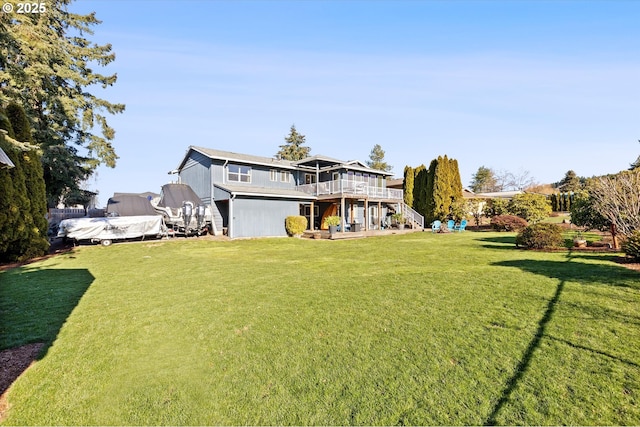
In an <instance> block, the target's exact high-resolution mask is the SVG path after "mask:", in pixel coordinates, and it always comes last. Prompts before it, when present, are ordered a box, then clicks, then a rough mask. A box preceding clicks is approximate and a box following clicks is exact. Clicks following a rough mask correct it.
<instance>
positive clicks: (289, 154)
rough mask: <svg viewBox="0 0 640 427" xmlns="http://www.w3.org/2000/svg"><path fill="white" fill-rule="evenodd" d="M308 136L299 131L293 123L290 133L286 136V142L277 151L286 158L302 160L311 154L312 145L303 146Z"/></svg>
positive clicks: (278, 154) (281, 156) (282, 157)
mask: <svg viewBox="0 0 640 427" xmlns="http://www.w3.org/2000/svg"><path fill="white" fill-rule="evenodd" d="M305 139H306V136H304V135H302V134H301V133H298V131H297V130H296V126H295V125H291V130H290V131H289V135H287V136H286V137H285V138H284V141H285V143H284V144H283V145H281V146H280V150H279V151H278V152H277V153H276V155H277V156H278V157H280V158H281V159H284V160H293V161H295V160H302V159H304V158H305V157H308V156H309V153H310V152H311V148H310V147H303V144H304V143H305V142H306V141H305Z"/></svg>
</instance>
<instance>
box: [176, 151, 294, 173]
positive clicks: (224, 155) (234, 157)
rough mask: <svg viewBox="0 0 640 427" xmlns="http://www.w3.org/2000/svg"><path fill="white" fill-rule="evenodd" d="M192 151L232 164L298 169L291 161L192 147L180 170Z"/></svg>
mask: <svg viewBox="0 0 640 427" xmlns="http://www.w3.org/2000/svg"><path fill="white" fill-rule="evenodd" d="M191 151H197V152H198V153H200V154H202V155H204V156H206V157H209V158H210V159H217V160H225V161H226V160H228V161H230V162H238V163H248V164H253V165H262V166H273V167H278V168H284V169H296V167H295V166H294V165H293V164H292V162H290V161H289V160H280V159H276V158H275V157H264V156H254V155H251V154H241V153H234V152H232V151H223V150H214V149H212V148H205V147H198V146H194V145H191V146H189V149H188V150H187V153H186V154H185V156H184V159H183V160H182V162H181V163H180V166H178V170H180V169H182V167H183V166H184V164H185V162H186V161H187V159H188V158H189V153H190V152H191Z"/></svg>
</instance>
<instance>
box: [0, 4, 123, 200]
mask: <svg viewBox="0 0 640 427" xmlns="http://www.w3.org/2000/svg"><path fill="white" fill-rule="evenodd" d="M71 2H72V0H46V1H45V2H44V4H45V6H46V13H38V14H0V27H2V28H3V31H2V36H1V37H0V51H1V52H2V54H1V55H0V102H2V103H6V102H7V100H13V101H15V102H16V103H18V104H19V105H23V106H25V109H26V114H27V116H28V118H29V122H30V124H31V127H32V129H33V134H34V135H33V136H34V142H35V143H36V144H37V145H38V146H39V147H40V148H41V149H42V151H43V158H42V162H43V166H44V177H45V180H46V184H47V185H46V191H47V199H48V201H49V204H54V203H57V201H58V200H59V199H60V198H61V197H63V196H64V194H65V192H67V191H68V190H73V189H78V188H79V186H80V183H81V182H82V181H83V180H84V179H86V178H87V177H88V176H89V175H90V174H91V173H92V172H93V171H94V170H95V168H96V167H97V166H98V165H100V164H104V165H106V166H108V167H115V164H116V160H117V155H116V153H115V150H114V149H113V146H112V145H111V141H112V140H113V138H114V136H115V132H114V130H113V129H112V128H111V127H110V126H109V125H108V124H107V120H106V114H117V113H121V112H122V111H124V105H122V104H113V103H110V102H108V101H106V100H104V99H101V98H98V97H97V96H95V95H94V94H92V93H91V92H90V90H95V89H96V88H97V87H102V88H106V87H108V86H111V85H113V84H114V83H115V82H116V78H117V76H116V75H115V74H113V75H102V74H100V73H97V72H95V71H94V70H93V68H92V67H90V65H98V66H106V65H108V64H109V63H111V62H112V61H113V60H114V59H115V55H114V54H113V52H111V45H109V44H106V45H97V44H94V43H92V42H91V41H90V40H89V39H87V38H86V35H87V34H89V35H91V34H93V31H92V27H94V26H96V25H98V24H99V23H100V21H99V20H97V19H96V16H95V13H90V14H88V15H79V14H75V13H71V12H69V11H68V9H67V7H68V5H69V4H70V3H71ZM75 146H79V147H83V148H84V149H86V151H87V156H86V157H83V156H79V155H78V151H77V150H76V148H75Z"/></svg>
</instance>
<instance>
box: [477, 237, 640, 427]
mask: <svg viewBox="0 0 640 427" xmlns="http://www.w3.org/2000/svg"><path fill="white" fill-rule="evenodd" d="M488 240H490V239H488ZM573 260H574V257H573V256H572V254H571V253H569V254H568V255H567V260H566V261H538V260H509V261H501V262H497V263H495V264H494V265H498V266H502V267H517V268H520V269H521V270H523V271H525V272H529V273H534V274H539V275H542V276H546V277H550V278H552V279H558V285H557V287H556V291H555V293H554V295H553V297H552V298H551V299H550V300H549V303H548V304H547V308H546V310H545V312H544V315H543V316H542V318H541V319H540V321H539V322H538V329H537V331H536V334H535V335H534V337H533V338H532V340H531V342H530V343H529V346H528V347H527V349H526V350H525V352H524V354H523V355H522V359H521V360H520V363H518V366H517V367H516V368H515V371H514V374H513V376H512V377H511V378H509V380H508V381H507V383H506V386H505V389H504V390H503V392H502V396H501V397H500V400H499V401H498V403H496V405H495V407H494V408H493V410H492V411H491V414H490V415H489V417H488V418H487V421H486V422H485V424H486V425H497V423H498V421H497V419H496V417H497V416H498V413H499V412H500V410H501V409H502V407H503V406H504V405H505V404H506V403H507V402H508V401H509V398H510V396H511V393H512V392H513V391H514V389H515V388H516V386H517V385H518V383H519V382H520V380H521V379H522V377H523V375H524V374H525V372H526V371H527V369H528V367H529V365H530V363H531V359H532V357H533V353H534V352H535V350H536V349H537V348H538V347H539V346H540V341H541V340H542V338H543V337H544V336H545V334H546V328H547V325H548V324H549V322H550V321H551V319H552V317H553V314H554V313H555V311H556V305H557V304H558V301H559V300H560V296H561V295H562V291H563V289H564V286H565V284H566V283H567V282H568V281H569V282H579V283H581V284H583V285H590V284H604V285H607V286H620V287H626V288H632V289H640V283H639V281H638V273H637V272H634V271H630V270H628V269H626V268H624V267H618V266H615V265H606V264H583V263H580V262H571V261H573ZM581 266H583V267H584V268H580V267H581ZM551 338H553V337H551ZM553 339H556V340H557V338H553ZM569 344H570V345H572V346H574V347H577V348H583V349H585V350H590V351H594V352H598V353H599V354H601V355H606V356H608V357H612V358H615V356H613V355H610V354H608V353H604V352H600V351H596V350H594V349H587V348H586V347H580V346H578V345H575V344H572V343H569ZM623 362H625V363H630V362H629V361H626V360H623Z"/></svg>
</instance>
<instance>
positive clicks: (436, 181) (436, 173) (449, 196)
mask: <svg viewBox="0 0 640 427" xmlns="http://www.w3.org/2000/svg"><path fill="white" fill-rule="evenodd" d="M426 194H427V203H426V210H425V214H424V216H425V220H426V221H427V222H433V221H435V220H444V219H447V218H453V217H454V216H458V215H457V214H456V212H454V211H455V210H456V209H457V208H458V207H459V206H462V181H461V180H460V171H459V168H458V161H457V160H455V159H449V158H448V157H447V155H446V154H445V155H444V156H439V157H438V158H437V159H434V160H432V161H431V164H430V165H429V172H428V178H427V188H426Z"/></svg>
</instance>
